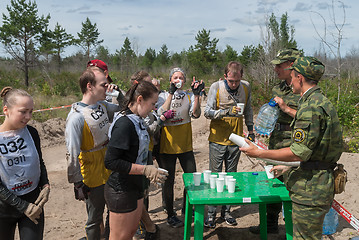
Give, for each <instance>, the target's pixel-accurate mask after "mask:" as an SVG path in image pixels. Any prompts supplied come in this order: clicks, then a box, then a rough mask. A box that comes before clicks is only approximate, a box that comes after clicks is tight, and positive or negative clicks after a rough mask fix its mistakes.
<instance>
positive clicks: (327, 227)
mask: <svg viewBox="0 0 359 240" xmlns="http://www.w3.org/2000/svg"><path fill="white" fill-rule="evenodd" d="M338 224H339V219H338V213H337V211H335V210H334V209H333V208H330V210H329V212H328V213H327V214H326V215H325V217H324V222H323V234H324V235H331V234H333V233H335V232H336V231H337V227H338Z"/></svg>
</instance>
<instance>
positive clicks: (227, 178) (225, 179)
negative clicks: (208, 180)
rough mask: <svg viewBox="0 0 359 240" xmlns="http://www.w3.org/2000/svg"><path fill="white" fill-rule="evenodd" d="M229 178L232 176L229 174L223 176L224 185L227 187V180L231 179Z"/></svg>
mask: <svg viewBox="0 0 359 240" xmlns="http://www.w3.org/2000/svg"><path fill="white" fill-rule="evenodd" d="M231 178H233V176H230V175H226V176H225V177H224V183H225V184H226V187H227V188H228V181H229V179H231Z"/></svg>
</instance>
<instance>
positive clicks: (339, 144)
mask: <svg viewBox="0 0 359 240" xmlns="http://www.w3.org/2000/svg"><path fill="white" fill-rule="evenodd" d="M290 69H294V70H295V71H297V72H298V73H300V74H302V75H303V76H304V77H306V78H307V79H309V80H312V81H316V82H317V81H318V80H319V79H320V77H321V76H322V74H323V73H324V65H323V64H322V63H321V62H320V61H319V60H317V59H315V58H310V57H301V58H298V59H297V60H296V61H295V62H294V64H293V66H292V67H291V68H290ZM291 127H292V129H293V130H292V144H291V145H290V149H291V151H292V152H293V154H295V155H296V156H298V157H300V158H301V159H302V163H301V166H300V167H298V168H295V169H292V170H290V171H288V172H287V173H286V174H285V176H284V180H285V184H286V187H287V189H288V191H289V194H290V197H291V199H292V202H293V230H294V231H293V239H321V236H322V226H323V220H324V216H325V214H326V213H327V212H328V211H329V209H330V206H331V204H332V201H333V198H334V177H333V168H334V167H333V166H330V165H331V164H332V165H333V164H335V163H336V162H337V161H338V160H339V158H340V156H341V154H342V151H343V137H342V131H341V126H340V122H339V119H338V115H337V112H336V110H335V108H334V106H333V105H332V103H331V102H330V101H329V100H328V99H327V98H326V97H325V96H324V95H323V94H322V93H321V91H320V88H319V87H318V86H314V87H312V88H310V89H309V90H308V91H306V92H305V93H304V95H303V96H302V97H301V99H300V101H299V107H298V111H297V114H296V115H295V118H294V120H293V122H292V124H291ZM315 162H317V163H318V166H319V167H318V166H315V164H312V165H309V164H311V163H315ZM320 169H322V170H320Z"/></svg>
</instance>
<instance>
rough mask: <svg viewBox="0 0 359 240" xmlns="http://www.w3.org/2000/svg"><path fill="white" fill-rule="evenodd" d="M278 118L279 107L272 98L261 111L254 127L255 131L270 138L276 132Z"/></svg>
mask: <svg viewBox="0 0 359 240" xmlns="http://www.w3.org/2000/svg"><path fill="white" fill-rule="evenodd" d="M278 116H279V107H278V104H277V103H276V102H275V101H274V99H273V98H272V99H271V100H270V101H269V103H266V104H264V105H263V106H262V107H261V108H260V109H259V113H258V116H257V120H256V124H255V125H254V129H255V131H256V132H257V133H258V134H260V135H266V136H269V135H270V134H271V133H272V132H273V130H274V127H275V124H276V123H277V119H278Z"/></svg>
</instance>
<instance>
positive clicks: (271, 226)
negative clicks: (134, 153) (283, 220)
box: [249, 213, 279, 234]
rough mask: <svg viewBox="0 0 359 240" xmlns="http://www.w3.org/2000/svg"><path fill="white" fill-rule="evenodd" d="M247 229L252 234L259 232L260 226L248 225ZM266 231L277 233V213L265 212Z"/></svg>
mask: <svg viewBox="0 0 359 240" xmlns="http://www.w3.org/2000/svg"><path fill="white" fill-rule="evenodd" d="M249 231H250V232H251V233H253V234H260V232H261V231H260V226H252V227H249ZM267 233H273V234H277V233H279V230H278V214H268V213H267Z"/></svg>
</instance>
